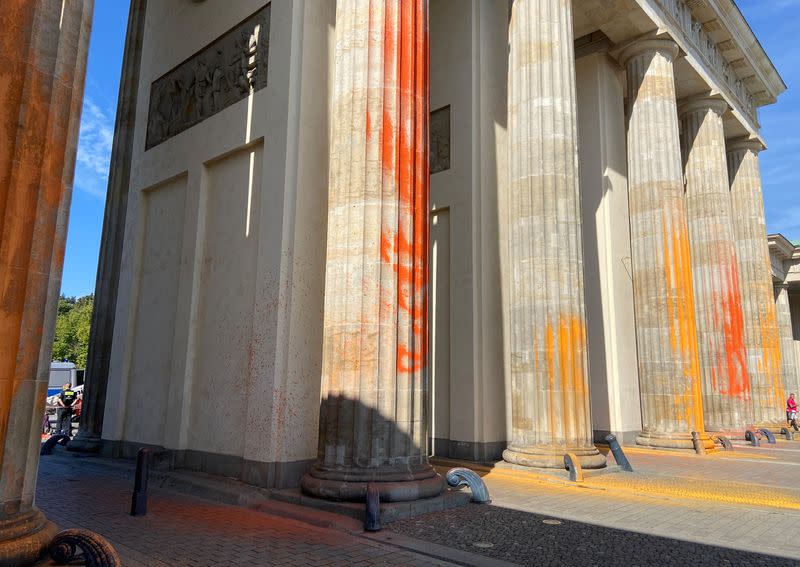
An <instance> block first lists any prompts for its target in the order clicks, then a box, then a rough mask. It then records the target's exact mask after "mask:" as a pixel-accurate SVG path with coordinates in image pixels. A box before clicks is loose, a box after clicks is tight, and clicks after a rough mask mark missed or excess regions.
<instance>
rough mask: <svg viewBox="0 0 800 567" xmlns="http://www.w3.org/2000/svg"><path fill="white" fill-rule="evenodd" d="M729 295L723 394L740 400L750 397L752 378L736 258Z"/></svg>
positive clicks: (729, 275)
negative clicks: (725, 387)
mask: <svg viewBox="0 0 800 567" xmlns="http://www.w3.org/2000/svg"><path fill="white" fill-rule="evenodd" d="M727 271H728V273H727V278H728V290H729V291H728V294H727V297H724V298H723V299H722V302H721V307H722V313H723V317H722V319H723V330H724V336H725V362H726V368H727V376H728V384H727V391H726V390H724V389H723V390H722V391H721V393H723V394H727V395H729V396H732V397H737V398H741V399H750V377H749V375H748V373H747V347H746V344H745V337H744V314H743V312H742V298H741V291H740V287H739V270H738V267H737V265H736V262H735V258H733V261H732V262H731V263H730V264H729V265H728V270H727Z"/></svg>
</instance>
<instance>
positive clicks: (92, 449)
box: [67, 431, 101, 453]
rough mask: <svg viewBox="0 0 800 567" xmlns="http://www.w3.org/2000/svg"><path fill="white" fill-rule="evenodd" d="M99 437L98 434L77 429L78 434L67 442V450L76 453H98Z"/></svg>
mask: <svg viewBox="0 0 800 567" xmlns="http://www.w3.org/2000/svg"><path fill="white" fill-rule="evenodd" d="M100 445H101V439H100V436H99V435H94V434H93V433H85V432H83V431H78V434H77V435H76V436H75V437H74V438H73V439H72V440H71V441H70V442H69V443H67V451H75V452H78V453H99V452H100Z"/></svg>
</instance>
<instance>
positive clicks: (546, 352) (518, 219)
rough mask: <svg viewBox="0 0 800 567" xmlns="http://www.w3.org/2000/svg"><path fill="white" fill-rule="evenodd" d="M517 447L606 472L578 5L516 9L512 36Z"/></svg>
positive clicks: (529, 3)
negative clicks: (596, 415)
mask: <svg viewBox="0 0 800 567" xmlns="http://www.w3.org/2000/svg"><path fill="white" fill-rule="evenodd" d="M509 42H510V55H509V71H508V73H509V75H508V93H509V105H508V107H509V110H508V112H509V114H508V130H509V144H510V145H509V165H510V171H509V186H510V195H509V204H510V207H509V210H510V219H509V230H508V238H509V243H508V246H509V248H508V251H509V263H510V266H511V290H510V318H511V388H512V391H511V392H512V407H511V411H512V439H511V443H510V444H509V447H508V449H507V450H506V451H505V452H504V453H503V458H504V459H505V460H507V461H509V462H512V463H517V464H522V465H528V466H546V467H559V468H562V467H563V466H564V453H566V452H574V453H575V454H576V455H578V456H579V457H580V459H581V461H582V464H583V466H584V467H590V468H592V467H593V468H596V467H602V466H605V458H604V457H603V456H602V455H600V454H599V453H598V451H597V449H596V448H595V446H594V444H593V443H592V424H591V417H590V413H589V384H588V369H587V366H588V364H587V349H586V316H585V306H584V294H583V249H582V241H581V215H580V196H579V186H578V154H577V124H576V117H577V109H576V94H575V56H574V53H573V36H572V4H571V2H570V0H516V1H515V2H514V5H513V12H512V16H511V23H510V28H509Z"/></svg>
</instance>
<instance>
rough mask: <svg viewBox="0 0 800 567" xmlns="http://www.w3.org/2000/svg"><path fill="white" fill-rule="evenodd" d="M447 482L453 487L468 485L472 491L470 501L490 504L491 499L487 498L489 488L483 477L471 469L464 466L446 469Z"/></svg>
mask: <svg viewBox="0 0 800 567" xmlns="http://www.w3.org/2000/svg"><path fill="white" fill-rule="evenodd" d="M445 480H447V484H448V485H449V486H452V487H453V488H456V487H459V486H468V487H469V489H470V492H472V499H471V501H472V502H475V503H476V504H490V503H491V502H492V499H491V498H489V490H488V489H487V488H486V484H485V483H484V482H483V479H482V478H481V477H480V476H478V474H477V473H476V472H475V471H473V470H472V469H467V468H464V467H456V468H454V469H450V470H449V471H447V474H446V475H445Z"/></svg>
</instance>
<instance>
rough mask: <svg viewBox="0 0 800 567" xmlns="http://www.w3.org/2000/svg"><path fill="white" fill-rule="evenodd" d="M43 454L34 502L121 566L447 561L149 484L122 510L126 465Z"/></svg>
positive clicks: (127, 490) (354, 566)
mask: <svg viewBox="0 0 800 567" xmlns="http://www.w3.org/2000/svg"><path fill="white" fill-rule="evenodd" d="M88 460H89V459H72V460H71V462H70V461H69V460H66V461H65V460H64V459H59V458H52V457H42V460H41V463H40V466H39V484H38V486H37V492H36V498H37V500H36V502H37V505H38V506H39V507H40V508H41V509H42V511H44V513H45V514H46V515H47V517H48V518H50V519H51V520H52V521H54V522H56V523H57V524H58V525H59V527H60V528H68V527H70V528H72V527H83V528H87V529H90V530H92V531H95V532H97V533H99V534H101V535H103V536H105V537H106V538H107V539H109V540H110V541H111V543H112V544H113V545H114V547H115V548H116V549H117V551H118V552H119V554H120V556H121V558H122V561H123V565H124V566H125V567H144V566H146V567H180V566H184V565H185V566H192V567H195V566H198V567H199V566H206V565H207V566H215V567H216V566H222V565H285V566H300V565H303V566H305V565H331V566H333V565H343V566H348V567H360V566H366V565H403V566H405V565H408V566H421V565H451V564H450V563H447V562H443V561H438V560H435V559H433V558H431V557H426V556H425V555H422V554H418V553H411V552H407V551H402V550H398V549H397V548H396V547H392V546H388V545H384V544H382V543H379V542H375V541H371V540H367V539H365V538H361V537H356V536H354V535H350V534H347V533H343V532H341V531H338V530H334V529H326V528H321V527H316V526H312V525H309V524H306V523H303V522H299V521H296V520H292V519H287V518H279V517H276V516H272V515H269V514H264V513H261V512H256V511H253V510H249V509H246V508H239V507H235V506H228V505H224V504H217V503H213V502H210V501H206V500H201V499H199V498H194V497H191V496H188V495H185V494H178V493H172V492H168V491H160V490H151V491H150V494H149V499H148V512H147V515H146V516H141V517H136V518H134V517H132V516H129V515H128V510H129V507H130V497H131V486H132V483H131V481H130V476H131V475H130V472H129V471H125V470H114V469H108V468H105V467H102V468H101V467H97V466H92V465H89V464H84V463H82V462H81V461H88Z"/></svg>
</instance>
